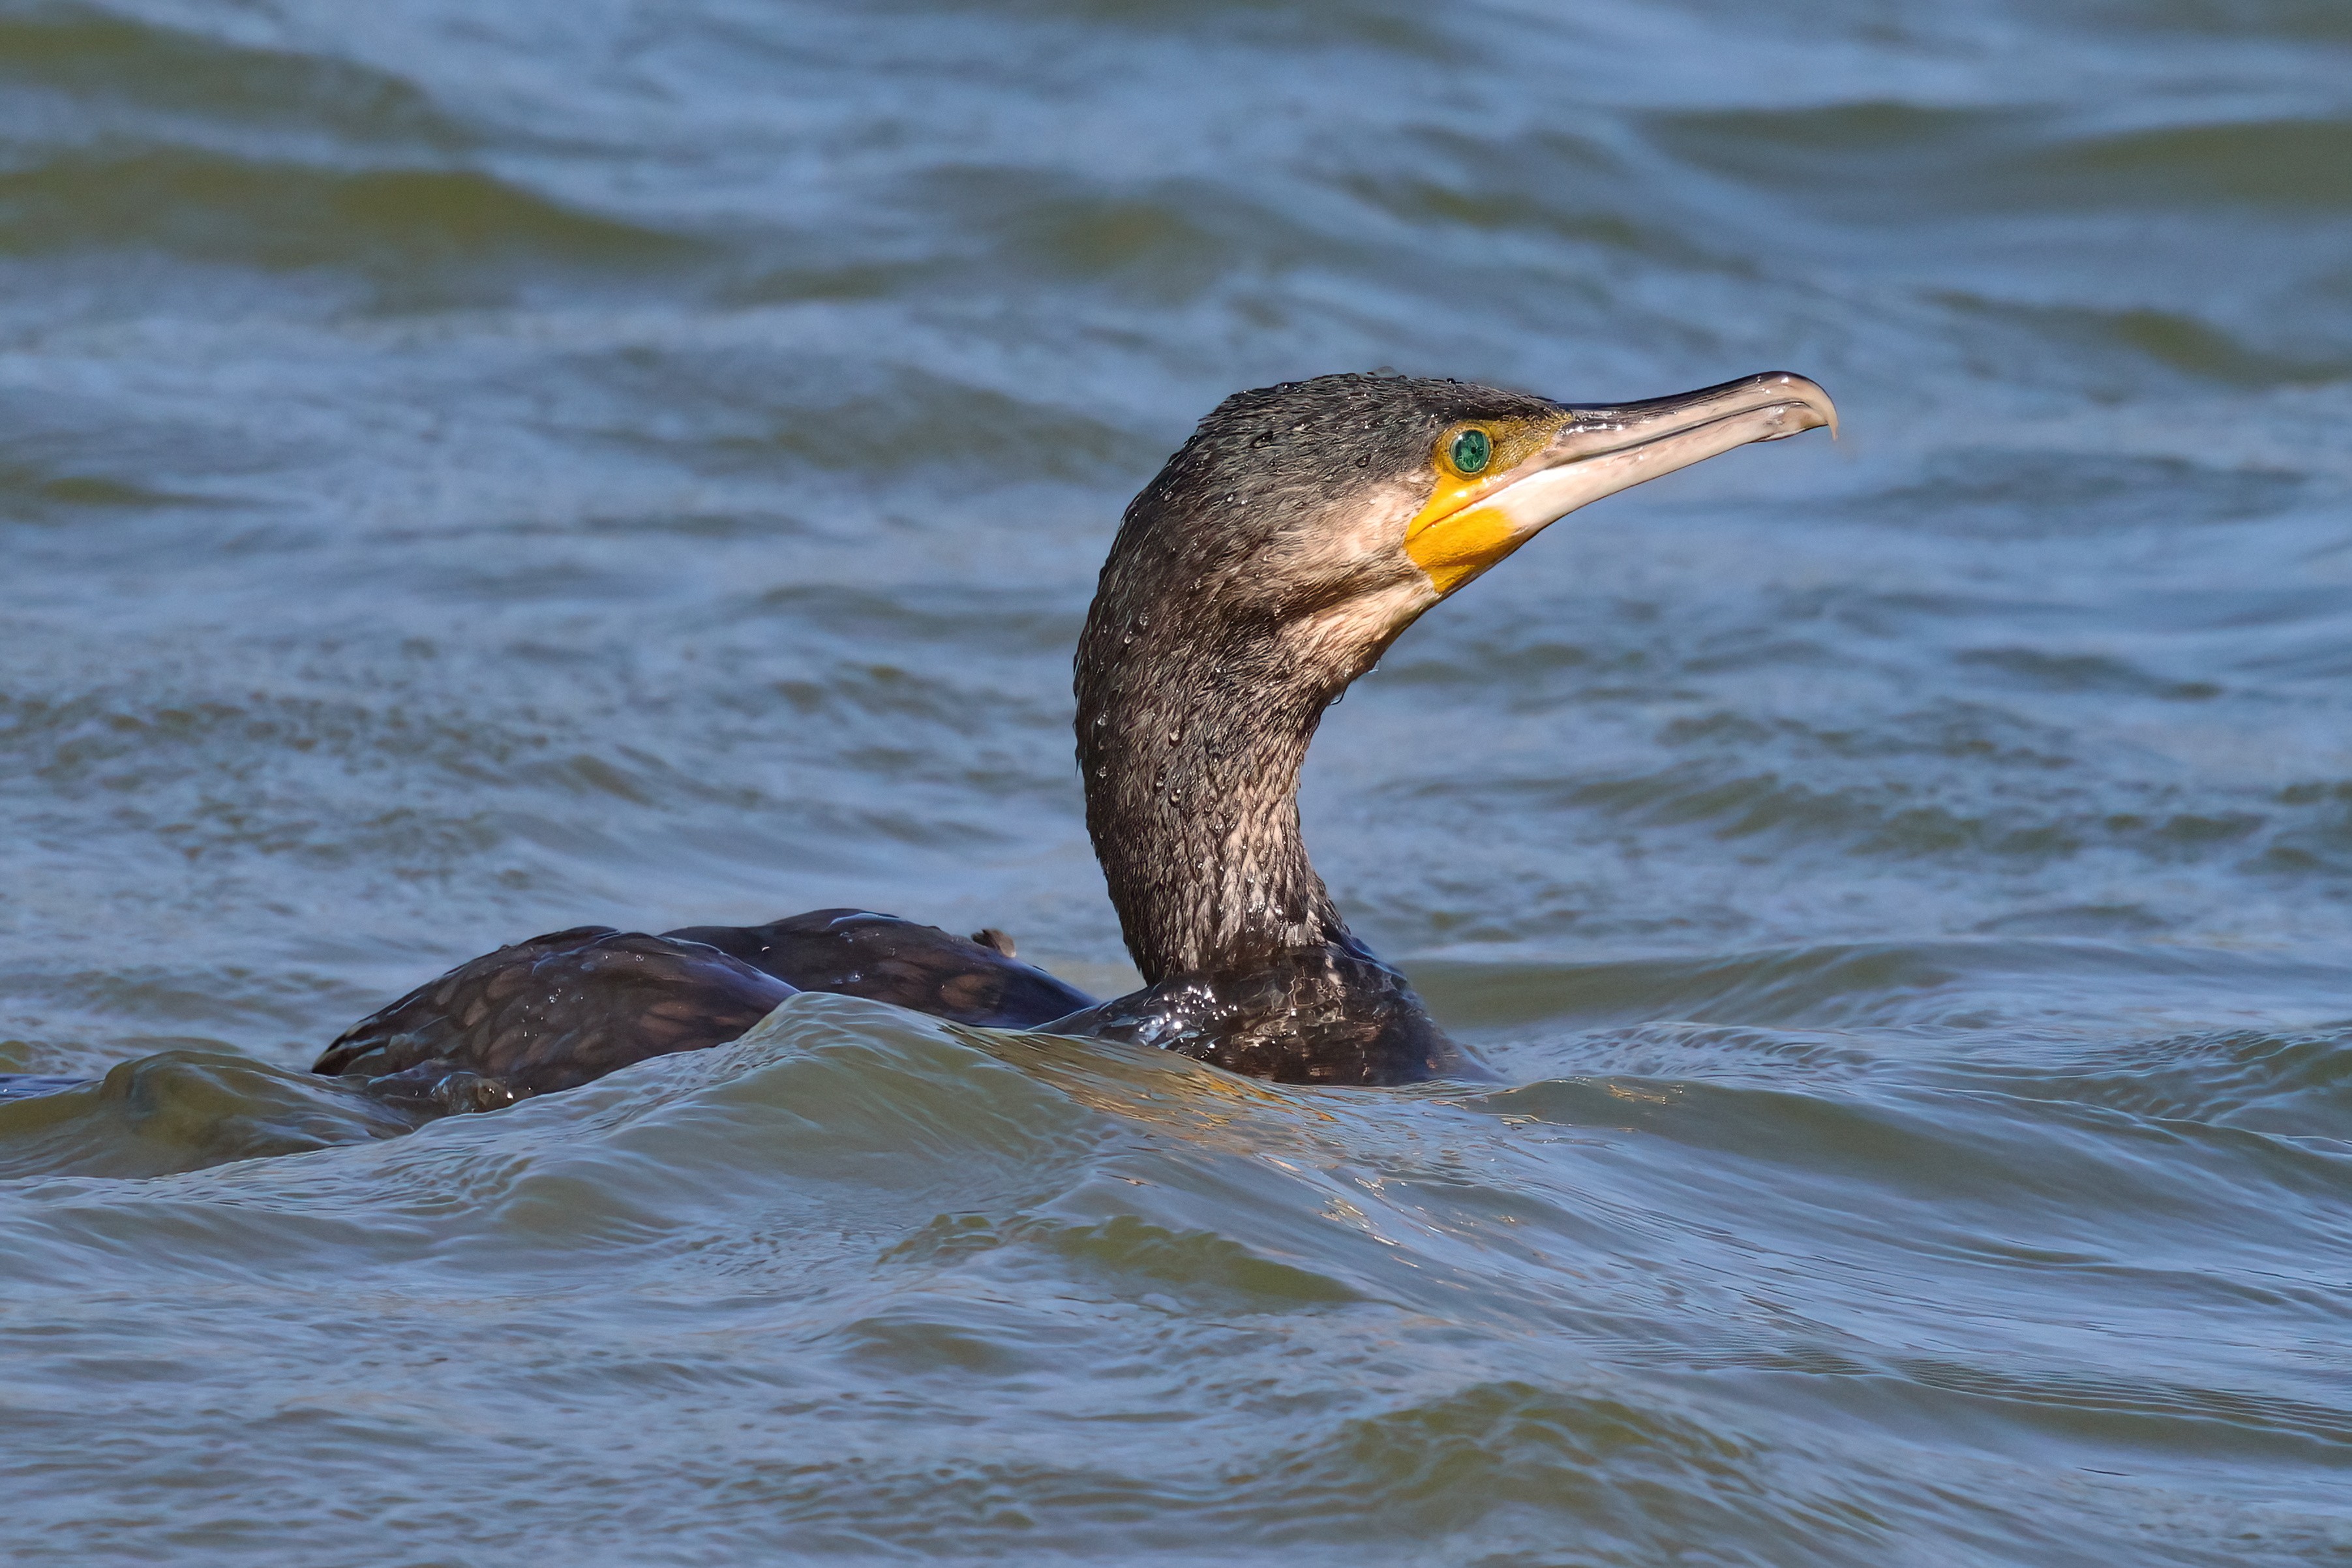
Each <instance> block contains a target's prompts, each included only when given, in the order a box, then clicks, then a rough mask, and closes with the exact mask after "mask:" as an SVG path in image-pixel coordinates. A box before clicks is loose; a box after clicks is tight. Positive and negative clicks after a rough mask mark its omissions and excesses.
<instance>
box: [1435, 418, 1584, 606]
mask: <svg viewBox="0 0 2352 1568" xmlns="http://www.w3.org/2000/svg"><path fill="white" fill-rule="evenodd" d="M1567 423H1568V416H1566V415H1561V416H1558V417H1545V418H1540V419H1479V420H1474V421H1472V422H1471V423H1469V424H1464V425H1454V426H1448V427H1447V429H1446V430H1445V432H1444V434H1443V435H1441V436H1439V437H1438V438H1437V445H1436V447H1435V449H1434V451H1433V454H1432V457H1431V462H1432V463H1433V466H1434V467H1435V468H1436V469H1437V488H1436V489H1433V490H1432V491H1431V492H1430V495H1429V502H1428V504H1427V505H1425V506H1423V508H1422V509H1421V510H1420V511H1419V512H1417V513H1415V514H1414V516H1413V520H1412V521H1411V522H1409V523H1407V524H1405V530H1404V552H1405V553H1406V554H1407V555H1409V556H1411V557H1412V563H1413V564H1414V565H1416V566H1418V567H1420V568H1421V569H1422V571H1423V573H1425V574H1428V577H1429V580H1430V583H1431V584H1433V585H1434V586H1435V588H1436V589H1437V591H1438V592H1439V593H1440V594H1451V593H1452V592H1454V589H1456V588H1459V587H1460V586H1462V584H1465V583H1467V582H1468V581H1470V579H1471V578H1473V577H1475V576H1476V575H1477V574H1479V573H1481V572H1484V571H1485V570H1486V568H1487V567H1489V566H1492V565H1493V564H1494V563H1496V562H1497V561H1500V560H1501V559H1502V558H1503V557H1504V556H1506V555H1508V554H1509V553H1510V552H1511V547H1512V546H1513V545H1515V544H1517V542H1518V534H1517V530H1516V529H1515V528H1514V526H1513V525H1512V523H1511V521H1510V519H1508V518H1507V517H1505V516H1504V515H1503V513H1502V511H1501V510H1499V509H1497V508H1495V507H1486V506H1480V505H1479V504H1478V502H1479V501H1480V500H1482V499H1484V498H1485V497H1486V496H1489V495H1492V494H1494V492H1495V491H1496V490H1498V489H1502V488H1503V482H1504V476H1505V475H1507V474H1508V473H1509V472H1510V471H1511V470H1512V469H1513V468H1517V467H1518V466H1519V464H1521V463H1522V462H1524V461H1526V460H1527V458H1528V455H1529V454H1531V453H1533V452H1534V451H1536V450H1537V449H1538V447H1542V446H1543V445H1544V444H1545V443H1546V442H1548V441H1549V440H1550V439H1551V438H1552V437H1553V436H1554V435H1556V434H1557V433H1558V432H1559V428H1560V426H1563V425H1565V424H1567ZM1473 428H1475V429H1479V430H1483V431H1485V432H1486V437H1487V438H1488V439H1489V440H1490V441H1492V442H1493V443H1494V451H1493V456H1492V457H1491V458H1488V460H1487V462H1486V467H1485V468H1481V469H1480V470H1479V471H1478V472H1476V473H1475V474H1465V473H1464V472H1463V471H1462V470H1461V469H1459V468H1455V467H1454V460H1453V458H1452V457H1451V456H1450V454H1451V453H1452V452H1453V451H1454V441H1455V440H1456V438H1458V437H1460V436H1461V434H1462V433H1463V432H1464V431H1465V430H1469V429H1473Z"/></svg>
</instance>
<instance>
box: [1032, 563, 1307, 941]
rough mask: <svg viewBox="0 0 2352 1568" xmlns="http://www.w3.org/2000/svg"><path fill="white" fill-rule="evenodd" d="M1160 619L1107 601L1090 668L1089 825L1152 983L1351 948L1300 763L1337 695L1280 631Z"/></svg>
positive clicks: (1085, 734)
mask: <svg viewBox="0 0 2352 1568" xmlns="http://www.w3.org/2000/svg"><path fill="white" fill-rule="evenodd" d="M1150 619H1151V617H1150V616H1149V615H1145V616H1140V617H1118V616H1106V615H1105V614H1104V613H1103V606H1102V605H1099V604H1098V605H1097V611H1096V614H1095V616H1092V617H1090V619H1089V621H1088V624H1087V634H1086V637H1084V638H1083V639H1082V641H1081V643H1080V645H1079V653H1078V677H1077V696H1078V723H1077V729H1078V764H1079V767H1080V768H1081V769H1082V770H1083V774H1084V778H1085V782H1086V796H1087V831H1088V832H1089V833H1090V834H1091V835H1092V837H1093V838H1094V845H1095V853H1096V855H1097V857H1099V858H1100V859H1101V861H1102V868H1103V875H1104V878H1105V879H1106V880H1107V881H1108V884H1109V887H1110V898H1111V903H1112V904H1113V906H1115V907H1116V908H1117V909H1118V918H1119V924H1120V927H1121V929H1122V930H1123V931H1124V932H1125V933H1126V937H1127V946H1128V951H1129V953H1130V954H1132V955H1133V957H1134V959H1135V963H1136V967H1137V968H1138V969H1139V970H1140V971H1141V972H1142V974H1143V978H1144V981H1145V983H1146V984H1159V983H1160V981H1162V980H1165V979H1168V978H1170V977H1171V976H1176V975H1185V974H1207V975H1217V974H1224V973H1235V972H1240V971H1244V970H1251V969H1256V968H1260V967H1263V966H1264V965H1265V964H1266V963H1268V962H1269V961H1271V960H1272V959H1274V958H1276V956H1278V955H1280V954H1282V953H1285V952H1297V951H1299V950H1303V949H1310V948H1317V947H1324V946H1329V945H1334V944H1342V945H1344V944H1349V942H1350V939H1349V935H1348V930H1347V926H1346V925H1345V923H1344V922H1342V921H1341V920H1340V919H1339V911H1338V910H1335V909H1334V908H1333V907H1332V904H1331V898H1330V894H1329V893H1328V892H1327V891H1326V890H1325V889H1324V887H1323V880H1322V879H1321V878H1319V877H1318V876H1317V875H1316V874H1315V868H1314V867H1313V866H1312V865H1311V864H1309V863H1308V861H1307V846H1306V842H1305V840H1304V839H1303V838H1302V837H1301V836H1300V834H1299V827H1298V770H1299V767H1300V764H1301V763H1304V762H1305V761H1306V757H1307V744H1308V742H1311V741H1312V740H1313V739H1314V737H1315V728H1316V725H1317V724H1318V722H1319V721H1320V720H1321V718H1322V714H1323V710H1324V708H1325V707H1327V706H1328V704H1329V702H1330V700H1331V699H1332V698H1333V697H1334V696H1336V695H1337V694H1338V692H1337V689H1325V687H1324V686H1323V685H1321V684H1318V682H1316V681H1314V680H1312V679H1305V678H1302V677H1301V676H1300V675H1299V674H1298V672H1297V663H1296V661H1295V660H1293V659H1290V658H1285V657H1283V650H1282V649H1281V648H1280V647H1278V646H1276V643H1275V642H1274V641H1273V640H1272V639H1267V640H1265V642H1263V643H1257V642H1255V640H1254V639H1251V638H1247V637H1217V636H1210V637H1202V636H1200V635H1198V628H1197V627H1196V626H1195V627H1186V626H1181V625H1179V624H1177V620H1178V618H1177V617H1174V616H1166V617H1163V620H1164V622H1165V623H1166V624H1163V625H1162V626H1158V627H1154V626H1151V625H1150ZM1341 684H1342V685H1343V686H1344V682H1342V683H1341Z"/></svg>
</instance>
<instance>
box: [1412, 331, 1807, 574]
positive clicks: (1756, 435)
mask: <svg viewBox="0 0 2352 1568" xmlns="http://www.w3.org/2000/svg"><path fill="white" fill-rule="evenodd" d="M1560 407H1561V410H1562V412H1563V413H1564V414H1565V415H1566V416H1567V418H1566V419H1565V421H1564V422H1563V423H1562V424H1561V425H1560V426H1559V429H1558V430H1557V431H1556V432H1554V433H1553V435H1552V437H1551V439H1550V440H1549V441H1548V442H1546V443H1545V444H1544V445H1543V446H1541V447H1538V448H1537V449H1536V450H1535V451H1534V452H1532V453H1530V454H1528V456H1527V457H1526V458H1521V459H1520V460H1519V461H1518V462H1517V463H1515V464H1513V465H1512V466H1511V467H1510V468H1509V469H1507V471H1505V472H1502V473H1499V474H1495V475H1492V476H1481V477H1480V479H1478V480H1477V481H1475V483H1471V484H1465V485H1460V486H1456V487H1445V486H1441V487H1440V492H1439V493H1438V494H1437V495H1435V496H1433V497H1432V498H1431V501H1430V504H1429V506H1428V507H1426V508H1424V509H1423V511H1422V513H1421V515H1420V516H1419V517H1417V518H1415V519H1414V520H1413V521H1412V526H1411V528H1410V529H1409V531H1408V532H1407V535H1406V546H1405V548H1406V550H1407V552H1409V553H1410V554H1411V555H1412V558H1413V560H1414V561H1415V562H1416V563H1418V564H1419V565H1420V566H1421V567H1422V569H1423V571H1424V572H1426V573H1427V574H1429V578H1430V581H1431V582H1432V583H1433V584H1435V586H1436V588H1437V591H1438V592H1439V593H1440V594H1441V595H1442V594H1450V593H1452V592H1453V591H1454V589H1456V588H1458V587H1460V586H1461V585H1462V584H1465V583H1466V582H1468V581H1469V580H1470V579H1471V578H1473V577H1475V576H1476V575H1477V574H1479V573H1481V572H1484V571H1485V570H1486V568H1487V567H1489V566H1491V565H1493V564H1494V563H1496V562H1497V561H1500V560H1501V559H1502V558H1503V557H1504V556H1506V555H1508V554H1509V553H1510V552H1512V551H1514V550H1517V548H1518V547H1519V546H1520V545H1522V544H1524V543H1526V542H1528V540H1530V539H1532V538H1534V537H1535V536H1536V535H1537V534H1538V533H1540V532H1541V531H1543V530H1544V529H1545V528H1547V527H1549V526H1550V525H1551V524H1552V523H1554V522H1557V521H1559V520H1560V519H1561V518H1563V517H1566V516H1567V515H1568V514H1569V513H1570V512H1572V511H1574V510H1576V509H1577V508H1579V507H1580V506H1587V505H1590V504H1591V503H1592V502H1593V501H1596V500H1600V499H1601V497H1603V496H1611V495H1615V494H1616V493H1617V492H1618V491H1619V490H1622V489H1632V488H1633V486H1635V485H1638V484H1640V483H1641V482H1642V481H1643V480H1644V479H1656V478H1657V477H1658V476H1659V475H1661V474H1670V473H1673V472H1674V471H1675V469H1676V468H1688V467H1690V466H1691V465H1692V464H1693V463H1696V462H1700V461H1703V460H1705V459H1706V458H1712V457H1716V456H1717V455H1719V454H1721V453H1724V452H1728V451H1729V450H1731V449H1732V448H1733V447H1745V446H1747V445H1748V443H1749V442H1751V441H1780V440H1786V439H1787V438H1788V437H1791V436H1795V435H1799V434H1801V433H1802V432H1804V431H1807V430H1815V429H1819V428H1821V427H1822V426H1828V427H1829V432H1830V434H1831V435H1832V437H1834V436H1835V435H1836V434H1837V423H1838V416H1837V405H1835V404H1833V403H1832V402H1831V401H1830V395H1829V394H1828V393H1826V392H1824V391H1822V388H1821V385H1820V384H1819V383H1817V382H1814V381H1812V380H1811V379H1809V378H1807V377H1805V376H1801V375H1793V374H1790V373H1788V372H1786V371H1768V372H1766V373H1764V374H1761V375H1750V376H1743V377H1741V378H1740V379H1739V380H1738V381H1727V382H1725V383H1724V384H1722V385H1720V386H1707V387H1702V388H1700V389H1699V390H1698V391H1696V392H1683V393H1677V394H1675V395H1673V396H1671V397H1652V398H1648V399H1645V400H1643V402H1640V403H1621V404H1614V405H1601V404H1563V405H1560Z"/></svg>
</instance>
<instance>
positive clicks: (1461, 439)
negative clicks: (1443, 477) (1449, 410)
mask: <svg viewBox="0 0 2352 1568" xmlns="http://www.w3.org/2000/svg"><path fill="white" fill-rule="evenodd" d="M1450 455H1451V456H1452V458H1453V459H1454V468H1457V469H1459V470H1460V471H1462V472H1463V473H1465V474H1476V473H1483V472H1485V471H1486V462H1487V459H1489V458H1492V457H1494V455H1495V443H1494V442H1493V441H1491V440H1489V439H1488V438H1487V436H1486V432H1485V431H1484V430H1465V431H1464V432H1462V434H1461V435H1459V436H1456V437H1454V450H1453V452H1452V453H1451V454H1450Z"/></svg>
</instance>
